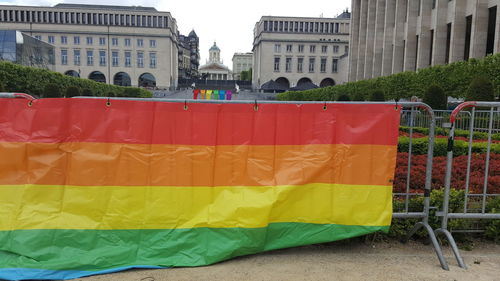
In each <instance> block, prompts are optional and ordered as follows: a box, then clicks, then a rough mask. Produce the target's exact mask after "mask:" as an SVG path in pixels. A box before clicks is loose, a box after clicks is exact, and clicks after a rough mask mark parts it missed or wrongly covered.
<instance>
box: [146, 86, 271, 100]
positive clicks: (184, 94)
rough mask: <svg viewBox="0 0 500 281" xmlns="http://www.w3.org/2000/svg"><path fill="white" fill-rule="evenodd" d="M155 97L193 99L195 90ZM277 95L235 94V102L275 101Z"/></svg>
mask: <svg viewBox="0 0 500 281" xmlns="http://www.w3.org/2000/svg"><path fill="white" fill-rule="evenodd" d="M154 97H157V98H165V99H192V98H193V90H191V89H188V90H181V91H173V92H168V91H156V92H154ZM275 97H276V94H273V93H258V92H251V91H241V92H240V93H239V94H233V95H232V99H233V100H274V99H275Z"/></svg>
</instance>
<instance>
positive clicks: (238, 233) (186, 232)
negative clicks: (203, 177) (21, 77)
mask: <svg viewBox="0 0 500 281" xmlns="http://www.w3.org/2000/svg"><path fill="white" fill-rule="evenodd" d="M379 230H382V231H388V230H389V226H347V225H331V224H328V225H321V224H307V223H273V224H270V225H269V226H268V227H265V228H192V229H173V230H172V229H161V230H60V229H59V230H15V231H2V232H0V268H37V269H51V270H63V269H64V270H87V271H97V270H103V269H109V268H114V267H123V266H133V265H143V266H144V265H151V266H165V267H173V266H201V265H208V264H212V263H216V262H219V261H222V260H226V259H229V258H232V257H236V256H241V255H248V254H253V253H258V252H262V251H268V250H273V249H280V248H287V247H293V246H301V245H307V244H314V243H324V242H330V241H335V240H341V239H346V238H350V237H355V236H359V235H364V234H368V233H372V232H375V231H379Z"/></svg>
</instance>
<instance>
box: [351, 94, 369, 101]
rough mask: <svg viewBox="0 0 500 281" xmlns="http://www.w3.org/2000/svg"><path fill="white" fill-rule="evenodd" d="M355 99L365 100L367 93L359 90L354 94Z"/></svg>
mask: <svg viewBox="0 0 500 281" xmlns="http://www.w3.org/2000/svg"><path fill="white" fill-rule="evenodd" d="M352 100H353V101H365V100H366V99H365V95H363V93H360V92H357V93H355V94H354V96H353V98H352Z"/></svg>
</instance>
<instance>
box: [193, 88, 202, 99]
mask: <svg viewBox="0 0 500 281" xmlns="http://www.w3.org/2000/svg"><path fill="white" fill-rule="evenodd" d="M199 92H200V90H198V89H194V90H193V99H194V100H197V99H198V93H199Z"/></svg>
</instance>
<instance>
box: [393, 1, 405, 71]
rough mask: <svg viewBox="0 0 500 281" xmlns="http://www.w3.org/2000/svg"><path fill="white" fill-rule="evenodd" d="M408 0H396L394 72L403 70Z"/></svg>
mask: <svg viewBox="0 0 500 281" xmlns="http://www.w3.org/2000/svg"><path fill="white" fill-rule="evenodd" d="M407 2H408V0H397V2H396V27H395V30H394V39H393V41H392V44H393V45H394V53H393V58H392V74H394V73H399V72H401V71H403V63H404V48H405V44H404V30H405V17H406V5H407Z"/></svg>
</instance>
